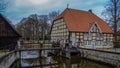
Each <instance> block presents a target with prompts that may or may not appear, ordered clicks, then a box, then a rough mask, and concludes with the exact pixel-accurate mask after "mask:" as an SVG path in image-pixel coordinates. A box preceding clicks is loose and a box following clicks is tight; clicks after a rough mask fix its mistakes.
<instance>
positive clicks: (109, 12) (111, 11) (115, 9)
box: [102, 0, 120, 41]
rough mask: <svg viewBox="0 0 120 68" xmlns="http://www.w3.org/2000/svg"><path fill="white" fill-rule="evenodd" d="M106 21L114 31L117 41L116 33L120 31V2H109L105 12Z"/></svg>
mask: <svg viewBox="0 0 120 68" xmlns="http://www.w3.org/2000/svg"><path fill="white" fill-rule="evenodd" d="M102 14H103V16H104V19H105V20H106V21H107V22H108V24H109V25H110V26H111V27H112V29H113V30H114V37H115V41H116V33H117V31H118V30H119V29H120V0H109V2H108V4H107V5H106V6H105V11H103V13H102Z"/></svg>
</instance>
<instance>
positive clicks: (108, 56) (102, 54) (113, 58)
mask: <svg viewBox="0 0 120 68" xmlns="http://www.w3.org/2000/svg"><path fill="white" fill-rule="evenodd" d="M79 50H80V52H81V56H82V57H85V58H88V59H92V60H96V61H101V62H105V63H108V64H112V65H120V53H116V52H110V51H102V50H96V49H87V48H80V49H79Z"/></svg>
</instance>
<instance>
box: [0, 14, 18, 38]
mask: <svg viewBox="0 0 120 68" xmlns="http://www.w3.org/2000/svg"><path fill="white" fill-rule="evenodd" d="M3 36H18V37H20V35H19V34H18V33H17V32H16V31H15V29H14V28H13V27H12V26H11V24H10V23H9V21H8V19H6V18H5V17H4V16H3V15H2V14H0V37H3Z"/></svg>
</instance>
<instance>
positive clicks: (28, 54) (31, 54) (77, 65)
mask: <svg viewBox="0 0 120 68" xmlns="http://www.w3.org/2000/svg"><path fill="white" fill-rule="evenodd" d="M48 52H49V51H48V50H44V51H42V55H41V57H39V52H37V51H23V52H21V59H19V60H16V61H15V62H14V63H13V65H12V66H11V67H10V68H115V67H113V66H110V65H107V64H102V63H98V62H95V61H91V60H87V59H81V58H80V57H78V56H74V57H73V58H72V59H67V58H63V57H59V56H53V55H51V56H50V55H48Z"/></svg>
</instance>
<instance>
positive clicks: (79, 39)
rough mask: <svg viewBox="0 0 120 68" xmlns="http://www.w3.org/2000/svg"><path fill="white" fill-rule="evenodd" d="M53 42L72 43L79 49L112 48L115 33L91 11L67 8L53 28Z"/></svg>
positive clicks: (55, 21) (54, 22)
mask: <svg viewBox="0 0 120 68" xmlns="http://www.w3.org/2000/svg"><path fill="white" fill-rule="evenodd" d="M51 41H54V42H55V41H60V42H61V43H62V44H64V43H66V42H72V45H73V46H78V47H90V48H101V47H107V48H109V47H112V46H113V31H112V29H111V28H110V27H109V26H108V25H107V23H106V22H105V21H103V20H102V19H101V18H99V17H98V16H96V15H95V14H94V13H93V12H92V11H91V10H89V11H83V10H76V9H71V8H66V9H65V10H64V11H63V12H62V13H61V14H60V15H59V16H58V17H57V18H56V19H55V20H54V21H53V24H52V27H51Z"/></svg>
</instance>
